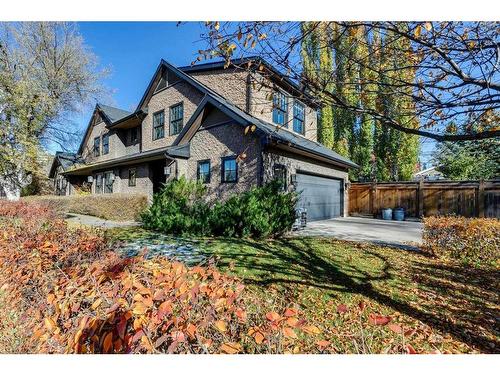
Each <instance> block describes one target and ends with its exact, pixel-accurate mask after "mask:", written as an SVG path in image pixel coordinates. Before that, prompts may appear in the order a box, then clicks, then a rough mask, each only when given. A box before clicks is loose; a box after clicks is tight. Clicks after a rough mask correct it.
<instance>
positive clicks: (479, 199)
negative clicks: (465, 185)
mask: <svg viewBox="0 0 500 375" xmlns="http://www.w3.org/2000/svg"><path fill="white" fill-rule="evenodd" d="M477 211H478V212H477V213H478V215H477V216H478V217H484V180H483V179H481V180H479V189H478V195H477Z"/></svg>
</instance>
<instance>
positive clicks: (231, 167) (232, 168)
mask: <svg viewBox="0 0 500 375" xmlns="http://www.w3.org/2000/svg"><path fill="white" fill-rule="evenodd" d="M221 167H222V171H221V176H222V182H238V163H237V162H236V156H228V157H225V158H222V166H221Z"/></svg>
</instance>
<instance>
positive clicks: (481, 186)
mask: <svg viewBox="0 0 500 375" xmlns="http://www.w3.org/2000/svg"><path fill="white" fill-rule="evenodd" d="M396 207H403V208H404V209H405V215H406V216H408V217H422V216H432V215H460V216H465V217H496V218H500V180H495V181H420V182H413V181H412V182H382V183H380V182H379V183H352V184H351V186H350V188H349V214H350V215H370V216H372V215H373V216H380V210H381V209H382V208H393V209H394V208H396Z"/></svg>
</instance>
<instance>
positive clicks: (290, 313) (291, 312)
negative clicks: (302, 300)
mask: <svg viewBox="0 0 500 375" xmlns="http://www.w3.org/2000/svg"><path fill="white" fill-rule="evenodd" d="M284 315H285V316H286V317H287V318H289V317H291V316H295V315H297V310H296V309H286V310H285V314H284Z"/></svg>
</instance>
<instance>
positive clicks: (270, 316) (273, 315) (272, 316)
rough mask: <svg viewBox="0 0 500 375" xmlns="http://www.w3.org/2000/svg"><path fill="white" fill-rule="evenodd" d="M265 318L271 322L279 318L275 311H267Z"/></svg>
mask: <svg viewBox="0 0 500 375" xmlns="http://www.w3.org/2000/svg"><path fill="white" fill-rule="evenodd" d="M266 318H267V319H268V320H270V321H271V322H274V321H276V320H278V319H279V318H280V316H279V314H277V313H275V312H274V311H271V312H268V313H267V314H266Z"/></svg>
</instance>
